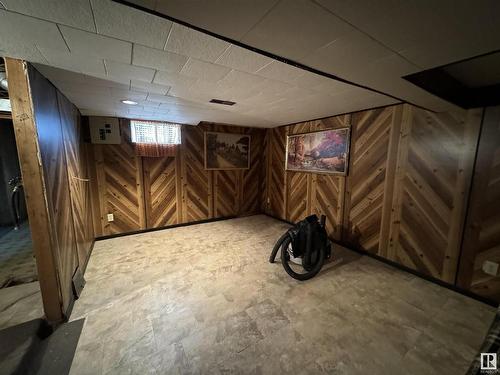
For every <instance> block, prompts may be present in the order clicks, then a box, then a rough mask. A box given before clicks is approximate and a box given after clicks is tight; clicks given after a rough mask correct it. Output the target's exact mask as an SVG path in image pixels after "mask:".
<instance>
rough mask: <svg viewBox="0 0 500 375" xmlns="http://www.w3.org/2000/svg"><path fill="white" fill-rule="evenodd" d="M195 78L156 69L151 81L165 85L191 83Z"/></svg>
mask: <svg viewBox="0 0 500 375" xmlns="http://www.w3.org/2000/svg"><path fill="white" fill-rule="evenodd" d="M194 82H196V79H195V78H191V77H187V76H183V75H180V74H178V73H171V72H164V71H157V72H156V75H155V78H154V81H153V83H156V84H159V85H165V86H177V85H181V86H183V85H192V84H193V83H194Z"/></svg>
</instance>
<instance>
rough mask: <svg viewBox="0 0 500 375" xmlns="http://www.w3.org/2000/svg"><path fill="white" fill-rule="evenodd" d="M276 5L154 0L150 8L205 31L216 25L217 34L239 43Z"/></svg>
mask: <svg viewBox="0 0 500 375" xmlns="http://www.w3.org/2000/svg"><path fill="white" fill-rule="evenodd" d="M277 2H278V0H252V1H241V0H237V1H235V0H211V1H206V0H188V1H186V0H160V1H156V3H155V4H154V8H155V9H156V10H157V11H159V12H162V13H165V14H168V15H170V16H172V17H174V18H178V19H182V20H184V21H186V22H188V23H190V24H193V25H196V26H198V27H201V28H203V29H205V30H211V29H213V25H217V30H218V31H219V32H220V31H223V32H224V35H227V36H228V37H230V38H232V39H235V40H239V39H241V38H242V37H243V36H244V35H245V34H246V32H247V31H248V30H249V29H250V28H251V27H252V26H253V25H254V24H255V23H257V22H258V21H259V20H260V19H261V18H262V17H263V16H264V15H265V14H266V13H267V12H268V11H269V10H270V9H271V8H272V7H273V6H274V5H275V4H276V3H277ZM143 5H145V6H147V4H143ZM150 6H151V5H150ZM200 16H202V17H200Z"/></svg>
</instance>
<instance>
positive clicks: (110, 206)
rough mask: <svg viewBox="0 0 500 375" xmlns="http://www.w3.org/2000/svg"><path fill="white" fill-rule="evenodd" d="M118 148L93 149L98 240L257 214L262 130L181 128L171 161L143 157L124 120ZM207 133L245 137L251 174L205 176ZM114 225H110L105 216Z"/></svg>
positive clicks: (207, 173) (262, 170)
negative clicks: (111, 220) (100, 237)
mask: <svg viewBox="0 0 500 375" xmlns="http://www.w3.org/2000/svg"><path fill="white" fill-rule="evenodd" d="M120 125H121V126H120V127H121V130H122V136H123V137H122V138H123V142H122V144H121V145H92V147H91V148H92V152H91V154H92V159H93V160H92V164H93V167H92V168H91V170H90V176H91V179H94V180H96V181H97V182H98V183H97V184H93V186H92V195H93V199H92V200H93V212H94V217H97V218H98V221H99V223H100V225H98V228H97V231H96V235H98V236H101V235H108V234H114V233H125V232H130V231H133V230H138V229H142V228H160V227H165V226H168V225H172V224H178V223H189V222H195V221H200V220H206V219H211V218H219V217H227V216H237V215H247V214H251V213H257V212H259V211H260V206H261V202H260V199H261V194H260V191H259V188H260V186H261V185H262V184H263V183H262V181H261V180H262V179H263V178H264V177H265V172H266V171H265V168H263V167H262V165H261V162H262V153H263V151H262V150H263V148H262V147H263V145H262V142H264V138H265V130H263V129H257V128H245V127H238V126H229V125H222V124H214V123H201V124H200V125H198V126H183V127H182V144H181V145H180V146H179V147H178V149H177V153H176V156H175V157H169V158H166V157H160V158H142V157H139V156H136V153H135V150H134V147H133V144H131V143H130V137H129V132H130V126H129V123H128V121H125V120H122V121H121V124H120ZM205 131H219V132H231V133H241V134H249V135H250V136H251V147H250V159H251V160H250V169H249V170H233V171H225V170H221V171H215V170H214V171H207V170H205V167H204V136H205ZM108 213H113V214H114V216H115V221H114V222H111V223H108V222H107V220H106V215H107V214H108Z"/></svg>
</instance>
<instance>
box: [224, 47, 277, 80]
mask: <svg viewBox="0 0 500 375" xmlns="http://www.w3.org/2000/svg"><path fill="white" fill-rule="evenodd" d="M272 61H273V60H272V59H270V58H269V57H266V56H263V55H260V54H258V53H255V52H252V51H249V50H248V49H245V48H241V47H238V46H235V45H231V46H230V47H229V48H228V49H227V50H226V51H225V52H224V53H223V54H222V55H221V56H220V57H219V58H218V59H217V61H216V63H217V64H220V65H224V66H227V67H230V68H233V69H236V70H241V71H243V72H248V73H255V72H256V71H257V70H259V69H261V68H263V67H265V66H266V65H267V64H269V63H271V62H272Z"/></svg>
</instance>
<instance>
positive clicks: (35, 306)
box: [0, 281, 44, 330]
mask: <svg viewBox="0 0 500 375" xmlns="http://www.w3.org/2000/svg"><path fill="white" fill-rule="evenodd" d="M43 316H44V312H43V303H42V294H41V293H40V285H39V284H38V281H35V282H32V283H26V284H21V285H15V286H11V287H9V288H2V289H0V330H2V329H4V328H7V327H12V326H15V325H17V324H21V323H25V322H27V321H30V320H33V319H39V318H42V317H43Z"/></svg>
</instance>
